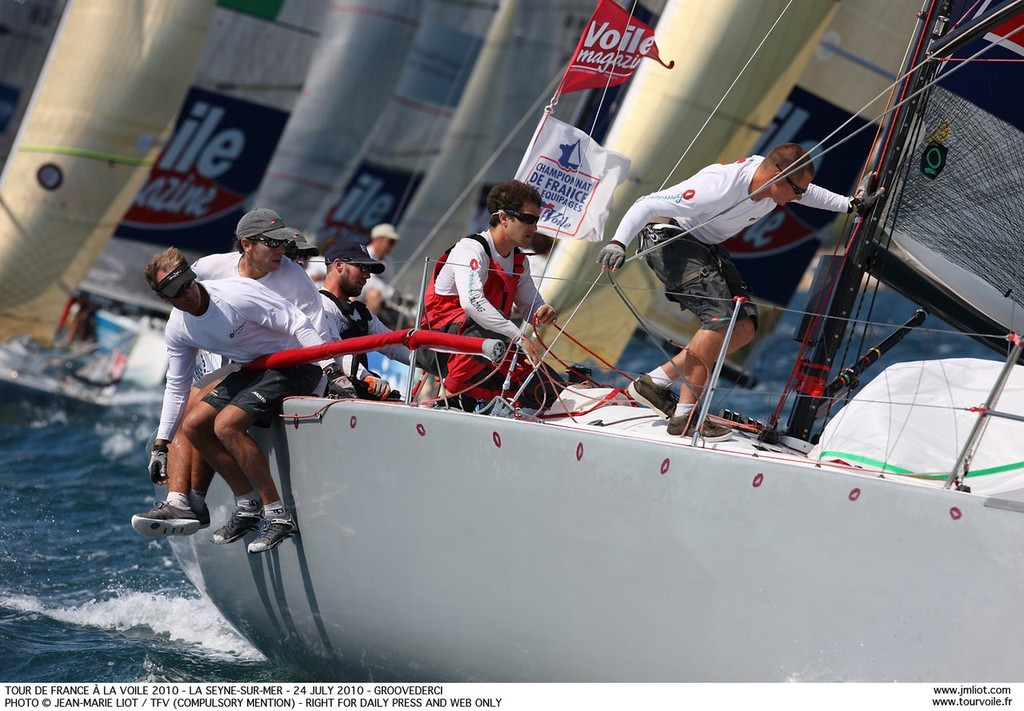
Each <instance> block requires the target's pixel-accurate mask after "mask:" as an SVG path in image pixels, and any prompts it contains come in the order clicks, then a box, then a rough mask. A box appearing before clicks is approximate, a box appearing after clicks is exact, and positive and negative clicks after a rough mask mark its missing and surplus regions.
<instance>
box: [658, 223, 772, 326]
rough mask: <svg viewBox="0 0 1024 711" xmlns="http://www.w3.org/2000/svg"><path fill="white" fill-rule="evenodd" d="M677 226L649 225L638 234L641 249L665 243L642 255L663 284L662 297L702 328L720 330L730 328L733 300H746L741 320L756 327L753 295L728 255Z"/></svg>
mask: <svg viewBox="0 0 1024 711" xmlns="http://www.w3.org/2000/svg"><path fill="white" fill-rule="evenodd" d="M682 232H683V230H682V229H680V228H678V227H672V226H667V225H666V226H661V227H659V228H658V229H655V228H654V227H652V226H650V225H648V226H647V227H645V228H644V229H643V230H641V232H640V250H641V251H646V250H648V249H650V248H651V247H654V246H656V245H658V244H662V243H664V246H663V247H661V248H659V249H655V250H653V251H651V252H649V253H647V254H646V255H645V256H644V259H645V260H646V261H647V265H648V266H649V267H650V268H651V269H652V270H653V271H654V273H655V274H656V275H657V276H658V279H660V280H661V283H663V284H664V285H665V298H667V299H668V300H669V301H673V302H675V303H677V304H679V308H681V309H683V310H686V311H692V312H693V313H694V314H696V315H697V317H698V318H699V319H700V326H701V328H704V329H707V330H710V331H720V330H722V329H725V328H727V327H728V326H729V321H730V319H732V313H733V311H734V310H735V307H736V305H735V303H734V301H733V299H734V298H735V297H737V296H742V297H745V298H746V299H747V300H746V301H745V302H744V303H743V305H742V306H741V307H740V318H743V317H750V318H751V319H753V321H754V328H757V306H756V305H755V304H754V302H753V301H752V299H753V294H751V293H750V289H749V288H748V287H747V285H746V283H745V282H744V281H743V277H742V276H740V272H739V270H738V269H736V265H735V264H733V263H732V260H731V259H730V258H729V253H728V252H727V251H726V250H725V249H723V248H722V247H721V246H719V245H717V244H704V243H703V242H700V241H698V240H697V239H696V238H694V237H691V236H690V235H688V234H683V236H682V237H679V238H678V239H674V240H671V241H669V239H670V238H672V237H674V236H675V235H678V234H680V233H682Z"/></svg>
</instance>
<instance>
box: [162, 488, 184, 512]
mask: <svg viewBox="0 0 1024 711" xmlns="http://www.w3.org/2000/svg"><path fill="white" fill-rule="evenodd" d="M167 503H169V504H170V505H171V506H173V507H174V508H176V509H181V510H182V511H188V510H189V505H188V497H187V496H185V495H184V494H182V493H180V492H177V491H168V492H167Z"/></svg>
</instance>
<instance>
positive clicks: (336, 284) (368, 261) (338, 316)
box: [320, 242, 412, 400]
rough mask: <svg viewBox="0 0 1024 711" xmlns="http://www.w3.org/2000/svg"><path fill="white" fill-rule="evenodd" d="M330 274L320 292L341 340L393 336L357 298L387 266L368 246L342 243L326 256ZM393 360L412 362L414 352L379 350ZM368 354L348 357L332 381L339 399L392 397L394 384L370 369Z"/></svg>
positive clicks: (396, 346) (398, 348) (393, 347)
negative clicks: (385, 334) (382, 335)
mask: <svg viewBox="0 0 1024 711" xmlns="http://www.w3.org/2000/svg"><path fill="white" fill-rule="evenodd" d="M324 261H325V262H326V264H327V275H326V276H325V277H324V288H323V289H321V290H320V294H321V297H322V299H323V306H324V315H325V317H326V318H327V321H328V325H329V326H330V328H331V330H332V331H333V332H335V333H336V334H337V336H336V337H337V338H353V337H358V336H368V335H380V334H384V333H391V329H389V328H388V327H387V326H385V325H384V324H383V323H382V322H381V320H380V319H379V318H377V316H375V315H374V314H373V313H371V312H370V309H369V308H368V307H367V306H366V304H364V303H363V302H361V301H357V300H356V297H357V296H359V294H360V293H361V292H362V291H363V287H364V286H365V285H366V283H367V280H368V277H369V276H370V275H371V274H380V273H381V272H383V271H384V265H383V264H382V263H381V262H378V261H377V260H376V259H374V258H373V257H371V256H370V254H369V252H368V250H367V248H366V247H364V246H362V245H360V244H356V243H355V242H339V243H336V244H335V245H334V246H332V247H331V248H330V249H328V250H327V253H326V254H325V255H324ZM377 350H378V352H380V353H383V354H384V355H386V356H387V357H388V358H391V359H392V360H396V361H401V362H403V363H409V361H410V359H411V357H412V352H411V351H410V350H409V349H408V348H406V347H405V346H403V345H401V344H394V345H390V346H383V347H381V348H379V349H377ZM367 366H368V362H367V359H366V355H365V354H360V355H358V356H346V358H345V364H344V366H343V368H342V372H340V373H338V375H340V376H343V377H335V378H333V379H332V381H331V385H330V392H331V394H333V395H335V396H338V397H363V398H369V399H374V400H380V399H384V398H387V397H389V396H390V394H391V386H390V384H389V383H388V382H387V381H386V380H384V379H383V378H381V377H380V376H379V375H377V374H376V373H373V372H371V371H370V370H369V369H368V367H367Z"/></svg>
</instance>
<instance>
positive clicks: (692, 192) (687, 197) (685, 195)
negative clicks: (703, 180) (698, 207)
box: [683, 188, 697, 200]
mask: <svg viewBox="0 0 1024 711" xmlns="http://www.w3.org/2000/svg"><path fill="white" fill-rule="evenodd" d="M696 194H697V191H696V190H694V189H693V188H691V189H689V190H687V191H686V192H684V193H683V200H693V196H694V195H696Z"/></svg>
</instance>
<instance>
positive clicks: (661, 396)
mask: <svg viewBox="0 0 1024 711" xmlns="http://www.w3.org/2000/svg"><path fill="white" fill-rule="evenodd" d="M626 392H627V393H629V396H630V397H631V398H633V399H634V400H636V401H637V402H639V403H642V404H644V405H646V406H647V407H649V408H651V409H652V410H654V411H655V412H660V413H662V414H664V415H665V417H672V415H673V413H675V411H676V403H677V402H679V398H677V397H676V396H675V394H674V393H673V392H672V388H670V387H669V386H667V385H658V384H657V383H655V382H654V380H653V379H652V378H651V376H650V375H648V374H647V373H644V374H643V375H641V376H640V377H639V378H637V379H636V380H634V381H633V382H632V383H630V384H629V387H628V388H626Z"/></svg>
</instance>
